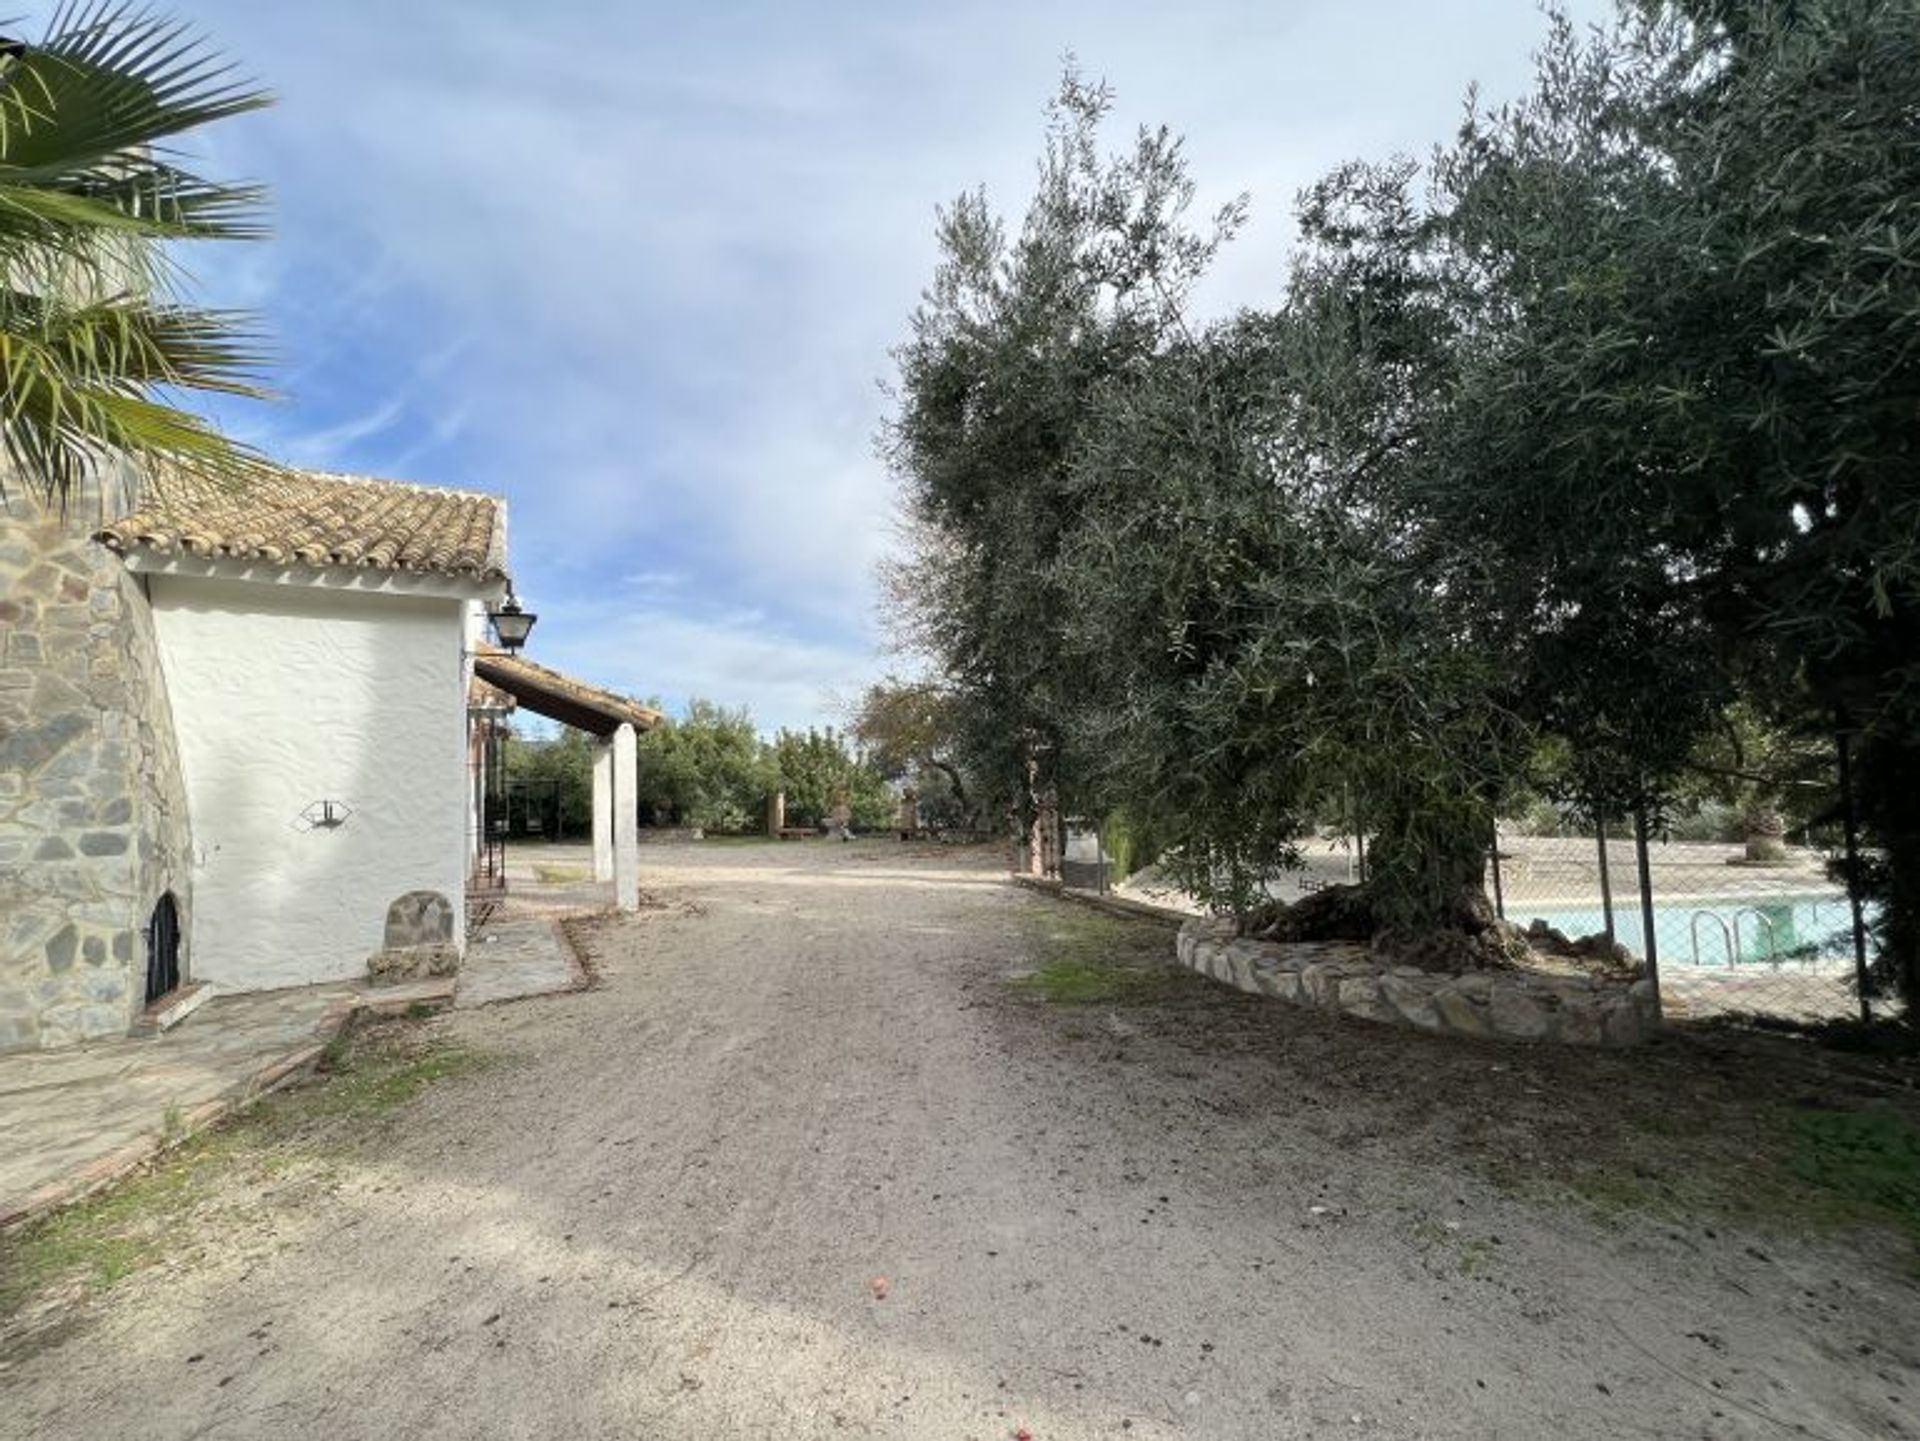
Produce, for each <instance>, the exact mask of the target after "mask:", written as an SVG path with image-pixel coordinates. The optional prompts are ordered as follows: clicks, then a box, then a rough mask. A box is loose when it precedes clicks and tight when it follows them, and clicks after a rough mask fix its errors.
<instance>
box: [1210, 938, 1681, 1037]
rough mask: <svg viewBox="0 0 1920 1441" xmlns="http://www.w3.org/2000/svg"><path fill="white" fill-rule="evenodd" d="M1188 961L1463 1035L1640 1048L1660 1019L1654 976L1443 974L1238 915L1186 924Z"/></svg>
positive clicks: (1296, 997) (1267, 991)
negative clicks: (1287, 933)
mask: <svg viewBox="0 0 1920 1441" xmlns="http://www.w3.org/2000/svg"><path fill="white" fill-rule="evenodd" d="M1176 944H1177V947H1178V952H1179V956H1180V963H1181V964H1182V965H1184V966H1187V967H1189V968H1190V969H1192V970H1196V971H1198V972H1200V974H1202V975H1204V976H1211V977H1212V978H1213V979H1214V980H1216V981H1221V982H1224V983H1225V984H1227V985H1229V986H1233V987H1235V988H1237V989H1239V990H1242V991H1252V992H1254V993H1255V994H1257V995H1267V996H1273V997H1275V998H1276V999H1279V1000H1283V1001H1287V1002H1290V1003H1292V1004H1293V1005H1297V1006H1314V1007H1318V1008H1319V1009H1321V1010H1326V1011H1338V1012H1341V1013H1342V1014H1344V1015H1349V1016H1358V1017H1360V1018H1361V1019H1363V1020H1368V1021H1384V1022H1386V1023H1387V1024H1389V1025H1396V1026H1411V1027H1413V1028H1414V1029H1415V1030H1421V1031H1437V1032H1441V1033H1444V1034H1450V1035H1456V1036H1479V1037H1498V1038H1500V1039H1503V1040H1512V1041H1558V1042H1561V1043H1562V1044H1566V1045H1578V1046H1631V1045H1635V1044H1637V1043H1639V1042H1640V1041H1643V1040H1645V1039H1646V1038H1647V1037H1648V1036H1649V1035H1650V1034H1651V1033H1652V1032H1653V1030H1654V1028H1655V1026H1656V1025H1657V1024H1658V1022H1659V1016H1658V1012H1657V1009H1656V1006H1655V999H1654V994H1653V983H1652V982H1651V981H1645V980H1641V981H1634V982H1632V983H1630V984H1629V983H1626V982H1619V981H1602V980H1598V979H1593V978H1588V977H1584V976H1550V975H1545V974H1542V973H1539V972H1532V971H1474V972H1470V973H1468V974H1466V975H1452V974H1444V973H1440V974H1436V973H1434V972H1431V971H1423V970H1420V969H1419V968H1417V967H1414V966H1383V965H1381V964H1380V963H1378V962H1377V961H1375V960H1373V959H1372V957H1371V956H1370V955H1369V954H1368V952H1367V949H1366V948H1365V947H1364V946H1358V945H1353V944H1350V943H1347V942H1343V941H1305V942H1298V943H1294V944H1283V943H1280V942H1277V941H1256V940H1249V939H1246V938H1243V937H1239V936H1236V935H1235V934H1234V924H1233V922H1232V921H1230V920H1213V919H1206V918H1200V919H1195V920H1190V921H1188V922H1187V923H1186V924H1184V925H1183V926H1181V927H1180V937H1179V940H1178V942H1177V943H1176Z"/></svg>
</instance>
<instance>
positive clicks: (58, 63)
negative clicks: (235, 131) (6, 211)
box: [0, 0, 271, 183]
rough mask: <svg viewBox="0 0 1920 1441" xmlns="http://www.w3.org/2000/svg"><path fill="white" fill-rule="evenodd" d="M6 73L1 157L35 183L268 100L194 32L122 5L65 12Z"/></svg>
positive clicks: (94, 4) (97, 1) (103, 1)
mask: <svg viewBox="0 0 1920 1441" xmlns="http://www.w3.org/2000/svg"><path fill="white" fill-rule="evenodd" d="M0 76H4V82H5V91H4V94H5V97H6V103H5V104H4V105H0V160H4V162H5V164H6V165H7V166H9V167H12V168H15V169H17V170H18V171H19V172H20V173H21V176H22V178H23V179H25V180H26V181H28V182H29V183H47V182H48V181H51V180H54V179H57V178H60V177H62V176H66V175H70V174H72V173H73V171H74V169H75V168H76V167H79V168H83V169H88V168H91V167H94V166H97V165H100V164H102V163H106V162H111V161H116V160H118V161H123V162H124V161H125V160H127V159H128V158H129V155H130V153H131V152H137V151H140V150H143V149H145V148H147V147H150V146H153V145H155V144H157V143H158V142H160V141H162V140H165V139H167V138H169V137H171V136H174V135H178V134H180V133H182V132H184V131H188V130H193V129H197V128H198V127H200V126H202V125H207V124H210V123H211V122H213V121H215V120H221V119H225V118H226V117H228V116H231V115H239V114H243V113H245V112H246V111H249V110H257V109H259V108H261V107H262V106H264V105H267V104H270V103H271V96H269V95H268V94H267V93H266V92H265V91H263V90H261V89H259V88H258V87H257V86H254V85H252V84H250V83H249V82H247V81H245V80H243V79H241V78H240V77H239V75H238V73H237V71H236V68H235V67H234V65H233V64H232V63H231V62H229V61H227V60H225V59H223V58H222V57H221V56H220V55H219V53H218V52H217V51H215V50H213V49H212V48H211V47H210V46H209V45H208V44H207V42H206V41H205V40H203V39H202V38H201V37H200V35H199V34H198V33H197V32H196V31H194V30H193V29H192V28H191V27H190V26H187V25H185V24H182V23H181V22H179V21H176V20H171V19H167V18H165V17H163V16H160V15H157V14H155V13H154V12H153V11H151V10H148V9H146V8H145V7H144V6H136V5H132V4H127V3H124V0H80V3H69V4H64V5H62V6H61V7H60V8H59V9H58V10H57V11H55V12H54V17H53V20H52V23H51V24H50V25H49V27H48V34H47V37H46V38H45V39H44V40H43V41H41V42H40V43H39V44H37V45H29V46H27V47H25V49H24V50H23V52H22V53H21V54H20V55H19V56H17V57H15V58H14V59H13V60H11V61H10V62H9V63H8V64H7V66H6V68H5V70H4V71H0Z"/></svg>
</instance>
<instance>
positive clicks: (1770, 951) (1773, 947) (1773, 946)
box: [1733, 906, 1780, 969]
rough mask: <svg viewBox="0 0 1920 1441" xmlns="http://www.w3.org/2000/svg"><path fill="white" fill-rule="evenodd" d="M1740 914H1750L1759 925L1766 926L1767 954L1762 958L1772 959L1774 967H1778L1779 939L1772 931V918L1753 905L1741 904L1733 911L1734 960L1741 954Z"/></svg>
mask: <svg viewBox="0 0 1920 1441" xmlns="http://www.w3.org/2000/svg"><path fill="white" fill-rule="evenodd" d="M1742 916H1752V917H1753V918H1754V919H1755V920H1757V921H1759V922H1760V924H1761V925H1763V926H1765V927H1766V928H1767V929H1766V936H1767V954H1766V956H1765V958H1764V959H1766V960H1769V961H1772V962H1773V964H1774V967H1775V968H1776V969H1778V967H1779V965H1780V939H1779V936H1778V934H1777V933H1776V932H1775V931H1774V928H1773V918H1772V917H1771V916H1769V915H1768V914H1767V913H1766V912H1765V911H1762V910H1760V909H1759V908H1758V907H1755V906H1742V907H1741V908H1740V909H1739V910H1737V911H1735V912H1734V913H1733V956H1734V959H1735V960H1736V961H1737V960H1739V959H1740V957H1741V955H1742V954H1743V952H1742V950H1741V948H1740V917H1742Z"/></svg>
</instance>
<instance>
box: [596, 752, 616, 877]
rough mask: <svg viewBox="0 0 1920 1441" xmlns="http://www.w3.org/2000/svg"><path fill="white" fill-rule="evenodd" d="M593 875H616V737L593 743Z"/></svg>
mask: <svg viewBox="0 0 1920 1441" xmlns="http://www.w3.org/2000/svg"><path fill="white" fill-rule="evenodd" d="M593 878H594V879H595V880H596V881H610V880H612V879H613V740H612V738H611V737H599V738H596V739H595V740H594V743H593Z"/></svg>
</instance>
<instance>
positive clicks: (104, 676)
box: [0, 477, 193, 1051]
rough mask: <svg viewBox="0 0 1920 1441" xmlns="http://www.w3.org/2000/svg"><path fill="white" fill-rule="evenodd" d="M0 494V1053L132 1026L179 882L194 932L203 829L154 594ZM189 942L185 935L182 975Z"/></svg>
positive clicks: (185, 925) (78, 533)
mask: <svg viewBox="0 0 1920 1441" xmlns="http://www.w3.org/2000/svg"><path fill="white" fill-rule="evenodd" d="M4 479H5V481H6V485H5V490H6V500H5V501H4V502H3V503H0V1051H6V1050H20V1049H26V1048H32V1047H49V1046H62V1045H70V1044H73V1043H75V1042H78V1041H84V1040H89V1039H93V1038H96V1037H100V1036H110V1035H118V1034H122V1033H124V1032H125V1031H126V1030H127V1028H128V1026H129V1025H131V1023H132V1021H133V1019H134V1017H135V1016H136V1015H137V1014H138V1012H139V1011H140V1009H141V1007H142V1005H143V1003H144V1000H145V996H144V988H145V978H146V963H147V956H146V937H145V932H146V926H147V922H148V919H149V918H150V916H151V915H152V912H153V908H154V906H155V904H156V903H157V902H158V900H159V898H160V896H161V895H163V894H164V893H165V892H167V891H169V890H171V891H172V892H173V894H174V898H175V901H176V903H177V904H178V906H179V908H180V914H181V929H182V933H183V936H190V935H191V934H192V929H191V906H192V899H193V898H192V893H191V885H190V880H189V876H190V862H191V845H190V837H189V832H188V823H187V807H186V794H185V790H184V787H183V786H182V783H181V776H180V764H179V757H178V750H177V747H176V746H175V744H174V733H173V721H172V716H171V712H170V709H169V707H168V703H167V695H166V688H165V684H164V681H163V679H162V676H161V672H160V662H159V653H158V651H157V649H156V647H155V643H154V634H153V622H152V617H151V615H150V613H149V610H148V606H147V599H146V593H145V591H144V589H143V587H142V584H141V582H140V580H139V578H138V577H137V576H134V575H131V574H129V573H128V572H127V570H126V568H125V567H124V566H123V565H122V563H121V561H120V560H119V558H118V557H116V556H114V555H113V554H111V553H110V552H109V551H107V550H106V549H105V548H103V547H101V546H99V545H96V544H95V543H94V542H93V541H92V540H90V539H89V538H88V537H89V535H90V533H91V532H92V531H93V530H94V529H95V527H96V526H97V524H98V522H99V519H100V516H101V501H100V497H99V495H98V494H97V493H87V494H81V495H77V496H75V497H74V498H73V500H72V501H71V502H70V504H69V507H68V509H67V510H66V512H65V513H64V514H62V513H60V512H59V511H56V510H50V509H48V508H46V507H43V506H41V505H40V504H38V502H37V501H36V500H35V499H33V498H32V496H31V494H30V492H29V491H28V489H27V487H25V486H24V485H22V484H21V483H19V481H18V480H17V479H15V478H13V477H4ZM191 962H192V958H191V956H190V955H189V954H187V952H186V951H185V949H184V941H183V950H182V955H181V977H182V980H185V978H186V977H187V975H188V974H189V968H190V966H191Z"/></svg>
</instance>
